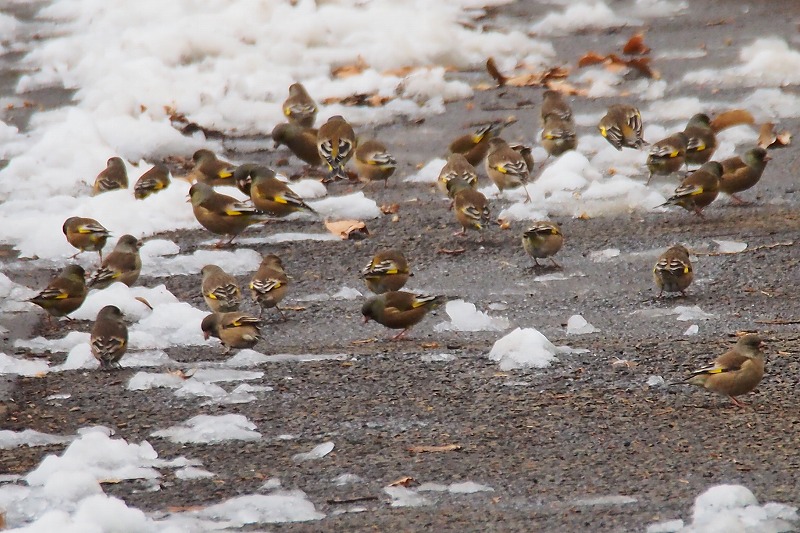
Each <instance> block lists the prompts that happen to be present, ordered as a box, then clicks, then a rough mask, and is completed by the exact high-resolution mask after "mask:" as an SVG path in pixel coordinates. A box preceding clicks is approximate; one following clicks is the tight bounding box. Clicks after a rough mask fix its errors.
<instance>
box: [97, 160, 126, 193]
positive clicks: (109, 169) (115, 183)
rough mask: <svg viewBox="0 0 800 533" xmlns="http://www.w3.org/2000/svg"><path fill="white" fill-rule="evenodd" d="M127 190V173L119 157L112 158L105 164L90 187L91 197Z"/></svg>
mask: <svg viewBox="0 0 800 533" xmlns="http://www.w3.org/2000/svg"><path fill="white" fill-rule="evenodd" d="M127 188H128V171H127V169H126V168H125V162H124V161H123V160H122V158H120V157H112V158H111V159H109V160H108V161H107V162H106V168H105V169H104V170H103V171H102V172H100V174H98V175H97V177H96V178H95V180H94V186H93V187H92V196H97V195H98V194H100V193H104V192H108V191H115V190H117V189H127Z"/></svg>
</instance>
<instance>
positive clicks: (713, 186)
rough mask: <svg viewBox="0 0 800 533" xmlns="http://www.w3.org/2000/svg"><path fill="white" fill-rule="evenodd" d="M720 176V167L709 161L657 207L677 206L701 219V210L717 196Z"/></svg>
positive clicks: (687, 177)
mask: <svg viewBox="0 0 800 533" xmlns="http://www.w3.org/2000/svg"><path fill="white" fill-rule="evenodd" d="M721 176H722V165H720V164H719V163H717V162H716V161H709V162H708V163H706V164H705V165H703V166H702V167H700V168H698V169H697V170H695V171H694V172H692V173H691V174H689V175H688V176H686V179H684V180H683V182H682V183H681V184H680V186H679V187H678V188H677V189H675V194H674V195H672V196H670V197H669V198H668V199H667V201H666V202H664V203H663V204H661V205H660V206H658V207H662V206H665V205H668V204H672V205H679V206H681V207H682V208H684V209H686V210H687V211H694V213H695V214H696V215H697V216H699V217H701V218H702V217H703V208H704V207H706V206H708V205H709V204H710V203H711V202H713V201H714V200H715V199H716V198H717V195H718V194H719V178H720V177H721Z"/></svg>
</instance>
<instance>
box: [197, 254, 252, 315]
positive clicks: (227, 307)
mask: <svg viewBox="0 0 800 533" xmlns="http://www.w3.org/2000/svg"><path fill="white" fill-rule="evenodd" d="M200 274H201V275H202V281H201V282H200V290H201V291H202V293H203V300H205V302H206V305H207V306H208V308H209V309H211V310H212V311H213V312H215V313H230V312H232V311H238V310H239V305H240V304H241V303H242V290H241V289H240V288H239V283H238V282H237V281H236V278H234V277H233V276H231V275H230V274H228V273H227V272H225V271H224V270H222V268H220V267H218V266H217V265H206V266H204V267H203V268H201V269H200Z"/></svg>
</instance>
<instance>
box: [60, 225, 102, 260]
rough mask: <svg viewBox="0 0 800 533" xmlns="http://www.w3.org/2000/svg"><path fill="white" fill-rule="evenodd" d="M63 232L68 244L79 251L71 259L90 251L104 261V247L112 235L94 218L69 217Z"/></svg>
mask: <svg viewBox="0 0 800 533" xmlns="http://www.w3.org/2000/svg"><path fill="white" fill-rule="evenodd" d="M61 231H63V232H64V235H65V236H66V237H67V242H68V243H70V244H71V245H72V246H74V247H75V248H77V249H78V250H79V251H78V253H76V254H75V255H73V256H72V257H70V259H74V258H75V257H77V256H78V254H80V253H83V252H86V251H89V252H97V253H98V254H99V255H100V261H101V262H102V261H103V247H104V246H105V245H106V241H107V240H108V237H109V235H111V233H109V231H108V230H107V229H106V228H104V227H103V225H102V224H100V223H99V222H98V221H96V220H95V219H93V218H85V217H69V218H68V219H67V220H65V221H64V225H63V226H61Z"/></svg>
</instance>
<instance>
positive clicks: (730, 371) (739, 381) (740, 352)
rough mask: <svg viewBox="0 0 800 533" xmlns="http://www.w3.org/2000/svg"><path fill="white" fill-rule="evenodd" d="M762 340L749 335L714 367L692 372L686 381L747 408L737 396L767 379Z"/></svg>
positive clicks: (717, 360) (719, 358) (738, 342)
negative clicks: (765, 376)
mask: <svg viewBox="0 0 800 533" xmlns="http://www.w3.org/2000/svg"><path fill="white" fill-rule="evenodd" d="M763 343H764V341H763V339H762V338H761V336H760V335H758V334H754V333H749V334H747V335H744V336H742V337H740V338H739V340H738V341H737V342H736V346H734V347H733V349H731V350H728V351H727V352H725V353H724V354H722V355H721V356H719V357H717V358H716V359H715V360H714V364H713V365H712V366H708V367H705V368H701V369H699V370H695V371H694V372H692V375H691V376H689V377H688V378H686V379H685V380H684V381H685V382H687V383H690V384H691V385H698V386H700V387H703V388H705V389H706V390H710V391H712V392H716V393H718V394H724V395H725V396H728V397H729V398H730V399H731V401H732V402H733V404H734V405H735V406H737V407H746V405H745V404H743V403H742V402H740V401H739V400H738V399H736V397H737V396H741V395H742V394H747V393H748V392H751V391H752V390H754V389H755V388H756V387H757V386H758V384H759V383H761V379H762V378H763V377H764V353H763V352H762V351H761V347H762V346H763Z"/></svg>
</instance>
